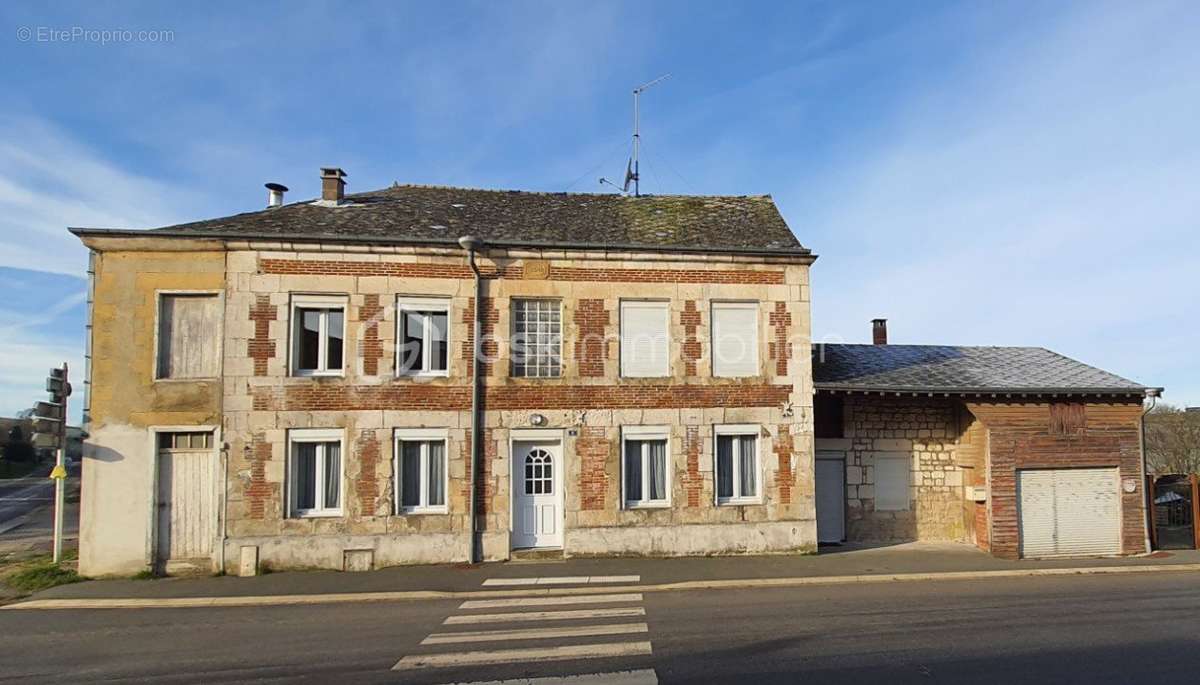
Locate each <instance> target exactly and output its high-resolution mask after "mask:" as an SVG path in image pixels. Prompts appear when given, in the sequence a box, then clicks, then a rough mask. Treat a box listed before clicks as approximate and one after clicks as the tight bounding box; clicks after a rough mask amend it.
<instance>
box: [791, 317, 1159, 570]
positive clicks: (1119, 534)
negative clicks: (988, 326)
mask: <svg viewBox="0 0 1200 685" xmlns="http://www.w3.org/2000/svg"><path fill="white" fill-rule="evenodd" d="M880 323H881V322H876V328H877V330H876V333H877V335H876V342H877V344H874V345H843V344H838V345H828V344H827V345H814V347H813V378H814V385H815V388H816V393H817V394H816V399H815V402H814V414H815V436H816V439H815V446H816V455H815V456H816V469H815V477H816V505H817V528H818V537H819V539H820V540H821V542H823V543H836V542H842V541H852V542H901V541H914V540H931V541H933V540H939V541H942V540H944V541H969V542H973V543H974V544H976V545H978V546H979V547H980V548H981V549H984V550H987V551H990V552H991V553H992V554H994V555H996V556H999V557H1004V558H1011V559H1015V558H1038V557H1060V556H1107V555H1121V554H1139V553H1143V552H1145V551H1147V550H1148V549H1149V543H1148V534H1147V519H1146V493H1145V478H1144V476H1143V474H1144V473H1145V468H1144V466H1145V463H1144V453H1143V449H1142V416H1143V413H1144V409H1143V401H1144V399H1145V398H1146V397H1147V396H1148V395H1149V396H1154V395H1157V394H1158V393H1159V392H1160V391H1161V389H1160V388H1149V387H1146V386H1144V385H1141V384H1139V383H1135V382H1133V381H1129V380H1127V379H1124V378H1121V377H1119V376H1116V375H1114V374H1111V373H1108V372H1106V371H1102V370H1100V369H1097V368H1094V367H1092V366H1088V365H1087V364H1084V363H1082V362H1078V361H1075V360H1073V359H1069V358H1067V357H1064V356H1062V355H1059V354H1056V353H1054V352H1051V351H1050V350H1046V349H1042V348H1037V347H960V346H944V345H889V344H886V328H885V329H884V330H883V335H882V340H881V339H880V336H879V335H878V333H879V330H878V328H879V327H880Z"/></svg>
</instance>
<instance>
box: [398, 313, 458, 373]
mask: <svg viewBox="0 0 1200 685" xmlns="http://www.w3.org/2000/svg"><path fill="white" fill-rule="evenodd" d="M396 323H397V326H398V327H399V330H398V331H397V334H396V373H397V374H398V375H401V376H445V375H447V369H448V368H449V361H450V301H449V300H446V299H437V298H415V297H401V298H398V299H397V300H396Z"/></svg>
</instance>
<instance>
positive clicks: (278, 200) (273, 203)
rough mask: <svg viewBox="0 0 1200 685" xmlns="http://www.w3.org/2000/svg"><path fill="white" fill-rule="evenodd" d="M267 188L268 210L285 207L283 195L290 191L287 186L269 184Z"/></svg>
mask: <svg viewBox="0 0 1200 685" xmlns="http://www.w3.org/2000/svg"><path fill="white" fill-rule="evenodd" d="M266 186H267V208H268V209H270V208H271V207H280V206H282V205H283V194H284V193H286V192H287V191H288V189H287V186H285V185H282V184H279V183H268V184H266Z"/></svg>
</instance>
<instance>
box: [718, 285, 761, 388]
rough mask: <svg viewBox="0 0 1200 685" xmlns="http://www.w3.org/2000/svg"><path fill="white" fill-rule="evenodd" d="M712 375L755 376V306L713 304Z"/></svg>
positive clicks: (756, 367)
mask: <svg viewBox="0 0 1200 685" xmlns="http://www.w3.org/2000/svg"><path fill="white" fill-rule="evenodd" d="M712 322H713V324H712V329H713V333H712V335H713V340H712V351H713V375H714V376H725V377H737V376H757V375H758V303H757V302H714V303H713V306H712Z"/></svg>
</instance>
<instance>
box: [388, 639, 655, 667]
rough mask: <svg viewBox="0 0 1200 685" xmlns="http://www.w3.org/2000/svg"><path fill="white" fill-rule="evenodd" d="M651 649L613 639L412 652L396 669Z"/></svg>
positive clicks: (585, 656) (643, 652)
mask: <svg viewBox="0 0 1200 685" xmlns="http://www.w3.org/2000/svg"><path fill="white" fill-rule="evenodd" d="M650 653H651V648H650V642H649V641H645V642H612V643H602V644H589V645H562V646H559V647H532V648H527V649H494V650H487V651H478V652H446V653H442V654H412V655H409V656H406V657H404V658H402V659H400V660H399V661H397V662H396V665H395V666H393V667H392V670H393V671H407V670H415V669H421V668H439V667H440V668H445V667H451V666H474V665H479V664H511V663H519V662H523V661H566V660H571V659H596V658H604V657H619V656H644V655H647V654H650Z"/></svg>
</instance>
